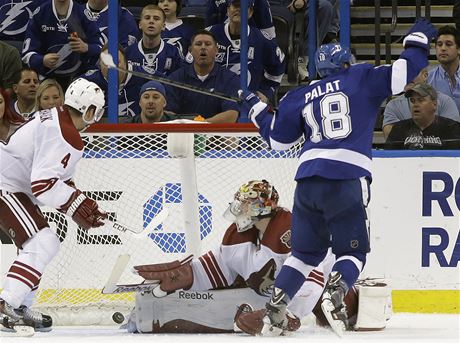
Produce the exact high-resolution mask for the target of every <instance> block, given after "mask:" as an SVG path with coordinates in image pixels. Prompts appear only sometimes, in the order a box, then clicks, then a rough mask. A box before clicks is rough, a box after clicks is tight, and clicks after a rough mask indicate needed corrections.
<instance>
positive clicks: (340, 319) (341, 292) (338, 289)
mask: <svg viewBox="0 0 460 344" xmlns="http://www.w3.org/2000/svg"><path fill="white" fill-rule="evenodd" d="M347 292H348V287H347V284H346V283H345V281H344V280H343V279H342V275H341V274H340V273H339V272H337V271H333V272H331V274H330V275H329V280H328V282H327V285H326V288H325V290H324V293H323V296H322V302H321V309H322V310H323V313H324V316H325V317H326V319H327V321H328V322H329V325H331V328H332V330H333V331H334V332H335V333H336V334H337V335H338V336H339V337H342V335H343V331H346V330H348V329H349V325H348V316H347V306H346V305H345V302H344V298H345V295H346V294H347Z"/></svg>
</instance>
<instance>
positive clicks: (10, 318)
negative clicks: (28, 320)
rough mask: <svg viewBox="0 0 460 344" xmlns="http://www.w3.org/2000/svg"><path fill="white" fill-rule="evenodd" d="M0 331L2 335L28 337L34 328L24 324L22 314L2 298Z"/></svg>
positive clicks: (33, 332)
mask: <svg viewBox="0 0 460 344" xmlns="http://www.w3.org/2000/svg"><path fill="white" fill-rule="evenodd" d="M0 331H1V332H3V334H1V336H2V337H8V336H19V337H30V336H33V335H34V334H35V331H34V328H33V327H31V326H28V325H26V324H25V323H24V320H23V318H22V316H20V315H19V314H18V313H16V312H15V310H14V309H13V307H11V305H10V304H9V303H8V302H6V301H5V300H2V299H0Z"/></svg>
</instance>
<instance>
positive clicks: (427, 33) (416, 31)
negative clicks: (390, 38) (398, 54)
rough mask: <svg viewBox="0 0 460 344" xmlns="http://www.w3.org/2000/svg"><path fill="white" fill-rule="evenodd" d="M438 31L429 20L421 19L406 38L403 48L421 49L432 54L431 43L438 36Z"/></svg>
mask: <svg viewBox="0 0 460 344" xmlns="http://www.w3.org/2000/svg"><path fill="white" fill-rule="evenodd" d="M437 34H438V30H437V29H436V28H435V27H434V26H433V24H431V23H430V22H429V21H428V20H426V19H424V18H419V19H417V20H416V21H415V23H414V25H413V26H412V27H411V28H410V30H409V32H408V33H407V36H406V37H405V38H404V41H403V46H404V48H407V47H421V48H424V49H425V50H426V51H427V52H428V53H429V52H430V42H431V41H432V40H433V39H434V38H435V37H436V36H437Z"/></svg>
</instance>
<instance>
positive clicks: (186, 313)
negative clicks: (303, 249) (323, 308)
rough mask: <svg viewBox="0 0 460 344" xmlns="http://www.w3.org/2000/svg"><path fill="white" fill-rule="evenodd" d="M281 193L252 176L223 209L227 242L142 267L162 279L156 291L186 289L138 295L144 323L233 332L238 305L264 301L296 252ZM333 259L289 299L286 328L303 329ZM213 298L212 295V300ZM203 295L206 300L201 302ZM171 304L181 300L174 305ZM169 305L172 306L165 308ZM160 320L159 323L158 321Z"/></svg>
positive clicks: (163, 329)
mask: <svg viewBox="0 0 460 344" xmlns="http://www.w3.org/2000/svg"><path fill="white" fill-rule="evenodd" d="M278 198H279V196H278V192H277V191H276V189H275V188H274V187H273V186H272V185H271V184H270V183H269V182H267V181H266V180H252V181H249V182H248V183H245V184H243V185H242V186H241V187H240V188H239V190H238V191H237V192H236V194H235V197H234V200H233V202H232V203H231V204H230V205H229V207H228V209H227V211H226V212H225V214H224V217H225V218H227V219H229V220H231V221H232V222H233V223H232V224H231V225H230V226H229V228H228V229H227V230H226V232H225V234H224V237H223V240H222V243H221V245H219V246H218V247H216V248H214V249H213V250H211V251H209V252H207V253H205V254H203V255H202V256H200V257H198V258H197V259H193V260H191V261H188V262H186V263H182V264H178V263H179V262H177V261H176V262H170V263H165V264H152V265H142V266H135V267H134V269H135V270H136V271H137V273H138V274H139V275H140V276H142V277H143V278H145V279H146V280H159V281H160V285H159V286H158V287H157V289H156V290H154V291H153V294H154V295H156V296H166V295H167V294H168V293H172V292H174V291H176V290H179V289H184V290H186V292H184V291H180V292H179V293H175V294H173V295H170V296H167V297H166V298H164V299H161V300H160V299H153V300H152V297H151V295H150V296H149V295H147V296H145V298H142V297H139V298H138V306H140V307H137V310H136V311H135V312H136V317H137V319H136V322H137V324H138V325H139V326H137V330H138V331H139V332H168V331H174V332H216V331H231V330H232V329H233V318H234V315H235V311H236V309H237V306H238V305H240V304H242V303H249V304H252V305H253V306H256V307H258V308H260V306H261V305H263V304H264V303H265V302H266V301H267V298H268V297H269V296H270V294H271V290H272V287H273V282H274V279H275V277H276V275H277V274H278V272H279V271H280V268H281V266H282V264H283V262H284V261H285V260H286V259H287V258H288V256H289V255H290V252H291V212H290V211H289V210H287V209H285V208H282V207H279V206H278ZM333 263H334V257H333V255H332V254H331V253H330V254H329V255H328V257H327V258H326V260H325V262H324V263H323V264H322V265H320V266H318V267H317V268H316V269H315V270H313V271H312V272H311V274H310V276H309V277H308V278H307V280H306V282H305V283H304V285H303V286H302V288H301V289H300V291H299V293H298V296H297V297H295V298H294V300H293V302H292V307H291V305H289V306H288V309H289V312H288V313H287V315H286V320H287V321H286V330H288V331H293V330H296V329H298V328H299V326H300V320H299V319H301V318H302V317H304V316H305V315H306V314H309V313H310V312H311V311H312V310H313V307H314V306H315V304H316V302H317V301H318V299H319V297H320V296H321V293H322V291H323V288H324V284H325V281H324V275H327V274H328V273H329V272H330V269H331V267H332V264H333ZM242 287H246V288H243V289H241V288H242ZM247 287H249V288H250V289H248V288H247ZM235 288H240V289H235ZM251 289H252V290H251ZM208 290H212V292H211V293H207V294H206V293H203V295H201V294H200V295H201V296H198V294H199V293H194V291H195V292H198V291H208ZM254 292H255V293H254ZM184 293H185V294H184ZM207 298H208V299H209V298H212V300H213V301H212V302H207V301H209V300H206V299H207ZM168 299H169V300H168ZM184 299H187V300H184ZM200 299H205V302H203V300H201V302H199V300H200ZM139 300H145V302H146V303H150V302H152V303H154V304H153V306H152V307H153V309H154V312H150V313H149V309H150V308H149V307H150V306H148V305H146V304H142V303H141V304H139ZM195 300H198V301H195ZM168 303H174V305H175V306H174V307H168V306H166V305H167V304H168ZM172 308H174V310H173V309H172ZM162 309H165V312H164V314H163V312H162ZM143 310H144V311H145V310H147V312H145V313H143ZM166 310H167V311H166ZM152 316H154V317H155V316H156V318H154V319H152V318H151V317H152ZM149 317H150V318H149ZM153 323H156V324H159V326H156V327H154V328H152V324H153ZM172 324H174V326H172ZM144 325H145V326H149V327H145V326H144Z"/></svg>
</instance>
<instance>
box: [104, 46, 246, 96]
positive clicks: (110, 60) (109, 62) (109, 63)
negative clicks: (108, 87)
mask: <svg viewBox="0 0 460 344" xmlns="http://www.w3.org/2000/svg"><path fill="white" fill-rule="evenodd" d="M101 61H102V62H103V63H104V64H105V65H107V67H108V68H113V69H116V70H117V71H119V72H124V73H130V74H132V75H134V76H137V77H139V78H143V79H147V80H155V81H160V82H162V83H163V84H166V85H170V86H174V87H179V88H183V89H184V90H189V91H193V92H197V93H201V94H205V95H208V96H212V97H216V98H220V99H224V100H230V101H232V102H236V103H240V102H241V99H240V98H238V97H232V96H228V95H226V94H223V93H221V92H216V91H214V89H205V88H200V87H197V86H193V85H190V84H185V83H182V82H179V81H175V80H170V79H167V78H162V77H161V76H156V75H151V74H148V73H142V72H136V71H133V70H128V69H125V68H120V67H118V66H117V65H116V64H115V62H113V57H112V55H110V54H109V53H108V52H105V51H104V52H102V53H101Z"/></svg>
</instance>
